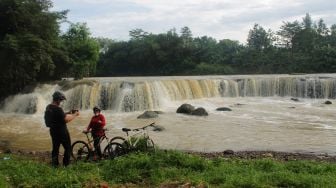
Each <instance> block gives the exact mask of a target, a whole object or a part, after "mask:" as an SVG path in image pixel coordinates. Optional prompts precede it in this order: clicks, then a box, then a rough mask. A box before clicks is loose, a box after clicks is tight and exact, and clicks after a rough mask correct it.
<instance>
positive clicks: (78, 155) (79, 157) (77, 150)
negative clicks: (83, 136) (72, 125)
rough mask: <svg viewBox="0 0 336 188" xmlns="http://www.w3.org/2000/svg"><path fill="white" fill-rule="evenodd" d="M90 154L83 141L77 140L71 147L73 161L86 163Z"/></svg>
mask: <svg viewBox="0 0 336 188" xmlns="http://www.w3.org/2000/svg"><path fill="white" fill-rule="evenodd" d="M90 153H91V150H90V148H89V145H88V144H87V143H85V142H84V141H81V140H79V141H76V142H74V143H73V144H72V145H71V155H72V157H73V159H74V160H75V161H87V160H88V159H89V157H90Z"/></svg>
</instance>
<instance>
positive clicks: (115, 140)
mask: <svg viewBox="0 0 336 188" xmlns="http://www.w3.org/2000/svg"><path fill="white" fill-rule="evenodd" d="M112 142H113V143H119V144H121V145H122V146H123V148H129V143H128V142H127V140H126V139H125V138H123V137H121V136H116V137H113V138H112V139H111V140H110V143H112Z"/></svg>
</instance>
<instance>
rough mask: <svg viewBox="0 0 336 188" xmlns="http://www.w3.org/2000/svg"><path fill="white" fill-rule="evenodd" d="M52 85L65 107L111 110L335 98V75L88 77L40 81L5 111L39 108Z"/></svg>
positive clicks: (6, 105) (8, 102)
mask: <svg viewBox="0 0 336 188" xmlns="http://www.w3.org/2000/svg"><path fill="white" fill-rule="evenodd" d="M55 90H61V91H63V92H64V93H65V94H66V96H67V99H68V100H67V103H66V104H65V106H64V108H65V109H73V108H77V109H90V108H92V107H93V106H96V105H99V106H101V107H102V108H103V109H108V110H112V111H115V112H130V111H141V110H148V109H149V110H152V109H159V108H161V107H164V106H165V104H166V103H169V102H170V101H180V100H190V99H200V98H212V97H270V96H281V97H284V96H291V97H300V98H335V96H336V76H335V75H297V76H294V75H272V76H267V75H259V76H207V77H147V78H146V77H141V78H140V77H139V78H91V79H85V80H81V81H68V82H66V81H62V82H61V83H60V84H59V85H46V84H45V85H40V86H38V87H37V88H36V89H35V90H34V92H32V93H30V94H23V95H16V96H12V97H9V98H8V99H6V101H5V102H4V105H3V108H2V110H3V111H5V112H17V113H35V112H39V113H41V112H43V110H44V106H45V104H47V103H49V102H50V101H51V94H52V92H53V91H55Z"/></svg>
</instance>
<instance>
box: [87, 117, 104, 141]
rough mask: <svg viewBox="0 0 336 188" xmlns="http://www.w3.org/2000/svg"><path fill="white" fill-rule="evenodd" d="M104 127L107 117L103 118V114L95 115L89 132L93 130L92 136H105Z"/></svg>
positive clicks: (89, 126)
mask: <svg viewBox="0 0 336 188" xmlns="http://www.w3.org/2000/svg"><path fill="white" fill-rule="evenodd" d="M104 126H105V117H104V116H103V114H99V115H98V116H96V115H94V116H93V117H92V118H91V121H90V124H89V125H88V127H87V130H88V131H89V130H90V129H91V133H92V134H95V135H97V136H103V135H104V134H105V131H104Z"/></svg>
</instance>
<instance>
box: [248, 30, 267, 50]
mask: <svg viewBox="0 0 336 188" xmlns="http://www.w3.org/2000/svg"><path fill="white" fill-rule="evenodd" d="M271 44H272V40H271V37H270V36H269V34H268V33H267V32H266V30H265V29H264V28H263V27H261V26H259V25H258V24H254V26H253V29H251V30H250V31H249V34H248V38H247V45H248V46H249V47H250V48H253V49H256V50H257V51H261V50H263V49H265V48H268V47H269V46H270V45H271Z"/></svg>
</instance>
